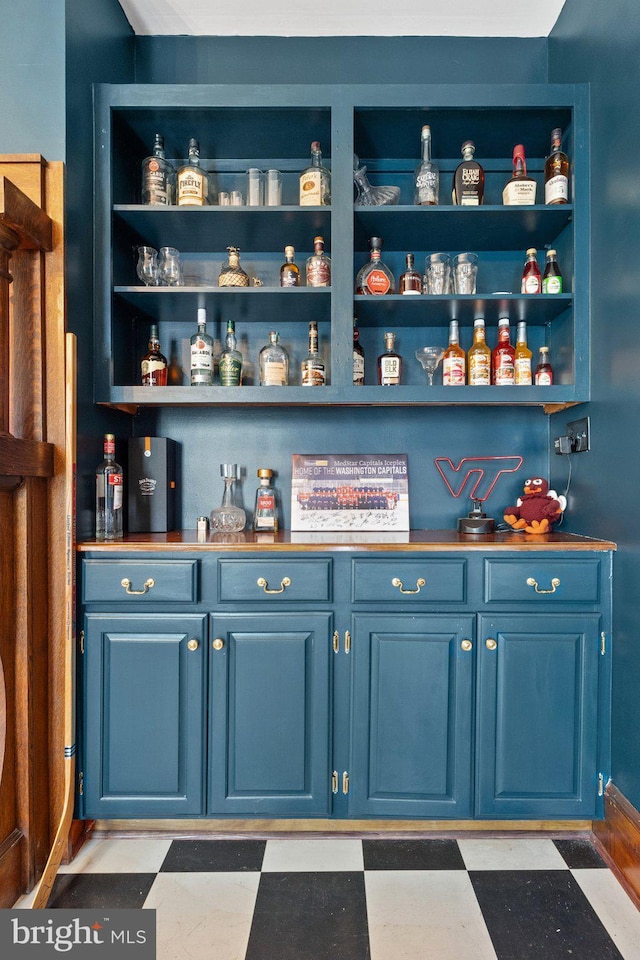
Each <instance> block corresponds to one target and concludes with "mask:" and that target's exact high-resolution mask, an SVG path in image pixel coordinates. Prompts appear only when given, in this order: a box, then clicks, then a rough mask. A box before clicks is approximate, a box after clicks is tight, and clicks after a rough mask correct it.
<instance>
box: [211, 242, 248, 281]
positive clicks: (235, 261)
mask: <svg viewBox="0 0 640 960" xmlns="http://www.w3.org/2000/svg"><path fill="white" fill-rule="evenodd" d="M227 253H228V254H229V259H228V260H225V262H224V263H223V264H222V267H221V269H220V274H219V276H218V286H219V287H248V286H249V276H248V274H246V273H245V272H244V270H243V269H242V267H241V266H240V247H227Z"/></svg>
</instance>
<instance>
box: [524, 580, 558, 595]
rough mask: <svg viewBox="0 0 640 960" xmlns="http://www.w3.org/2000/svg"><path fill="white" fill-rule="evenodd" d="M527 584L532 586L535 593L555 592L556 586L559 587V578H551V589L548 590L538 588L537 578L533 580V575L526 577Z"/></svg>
mask: <svg viewBox="0 0 640 960" xmlns="http://www.w3.org/2000/svg"><path fill="white" fill-rule="evenodd" d="M527 586H528V587H533V589H534V590H535V591H536V593H555V592H556V587H559V586H560V580H559V578H558V577H554V578H553V580H552V581H551V589H550V590H540V588H539V587H538V581H537V580H534V579H533V577H528V578H527Z"/></svg>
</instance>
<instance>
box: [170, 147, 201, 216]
mask: <svg viewBox="0 0 640 960" xmlns="http://www.w3.org/2000/svg"><path fill="white" fill-rule="evenodd" d="M177 191H178V206H180V207H184V206H193V207H204V206H206V204H208V203H209V178H208V176H207V172H206V170H204V169H203V168H202V167H201V166H200V145H199V143H198V141H197V140H194V139H191V140H189V158H188V159H187V161H186V163H184V164H183V165H182V166H181V167H180V168H179V169H178V174H177Z"/></svg>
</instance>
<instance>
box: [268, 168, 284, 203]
mask: <svg viewBox="0 0 640 960" xmlns="http://www.w3.org/2000/svg"><path fill="white" fill-rule="evenodd" d="M281 203H282V174H281V173H280V171H279V170H267V206H268V207H279V206H280V204H281Z"/></svg>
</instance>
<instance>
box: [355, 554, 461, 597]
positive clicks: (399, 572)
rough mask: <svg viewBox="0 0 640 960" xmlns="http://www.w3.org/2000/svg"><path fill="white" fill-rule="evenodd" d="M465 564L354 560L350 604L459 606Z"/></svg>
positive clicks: (398, 560)
mask: <svg viewBox="0 0 640 960" xmlns="http://www.w3.org/2000/svg"><path fill="white" fill-rule="evenodd" d="M465 580H466V561H465V560H462V559H461V560H408V559H406V560H405V559H400V558H398V559H397V560H388V559H385V560H354V561H353V568H352V593H353V599H354V601H357V600H367V601H378V602H385V603H386V602H388V601H394V600H395V601H396V602H398V603H406V602H407V601H412V600H416V601H426V602H427V603H430V602H432V601H434V602H435V601H437V602H445V603H462V602H464V600H465V597H466V584H465Z"/></svg>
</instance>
